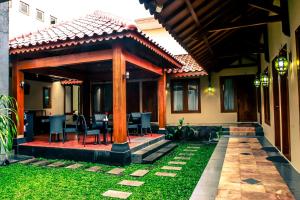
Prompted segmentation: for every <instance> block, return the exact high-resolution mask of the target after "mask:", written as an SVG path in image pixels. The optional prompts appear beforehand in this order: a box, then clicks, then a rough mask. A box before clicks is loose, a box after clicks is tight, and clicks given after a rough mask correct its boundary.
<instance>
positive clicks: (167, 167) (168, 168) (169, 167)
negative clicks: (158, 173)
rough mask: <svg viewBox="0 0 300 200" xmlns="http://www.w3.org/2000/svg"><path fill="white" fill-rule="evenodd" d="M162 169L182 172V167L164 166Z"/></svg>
mask: <svg viewBox="0 0 300 200" xmlns="http://www.w3.org/2000/svg"><path fill="white" fill-rule="evenodd" d="M161 169H166V170H175V171H180V170H181V169H182V167H174V166H163V167H162V168H161Z"/></svg>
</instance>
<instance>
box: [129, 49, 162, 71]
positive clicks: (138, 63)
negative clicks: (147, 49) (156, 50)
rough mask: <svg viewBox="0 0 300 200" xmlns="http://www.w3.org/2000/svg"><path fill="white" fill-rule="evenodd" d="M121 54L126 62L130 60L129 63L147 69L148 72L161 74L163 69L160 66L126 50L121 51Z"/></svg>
mask: <svg viewBox="0 0 300 200" xmlns="http://www.w3.org/2000/svg"><path fill="white" fill-rule="evenodd" d="M123 55H124V57H125V60H126V61H127V62H130V63H131V64H134V65H136V66H137V67H139V68H141V69H144V70H146V71H149V72H152V73H155V74H158V75H162V74H163V69H162V68H161V67H158V66H156V65H154V64H152V63H151V62H149V61H147V60H144V59H142V58H139V57H137V56H135V55H133V54H131V53H129V52H126V51H124V52H123Z"/></svg>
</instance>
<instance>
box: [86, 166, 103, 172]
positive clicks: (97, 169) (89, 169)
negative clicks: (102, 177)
mask: <svg viewBox="0 0 300 200" xmlns="http://www.w3.org/2000/svg"><path fill="white" fill-rule="evenodd" d="M100 169H101V167H99V166H93V167H90V168H87V169H85V171H88V172H97V171H99V170H100Z"/></svg>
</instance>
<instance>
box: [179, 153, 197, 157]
mask: <svg viewBox="0 0 300 200" xmlns="http://www.w3.org/2000/svg"><path fill="white" fill-rule="evenodd" d="M178 155H179V156H193V155H195V154H193V153H180V154H178Z"/></svg>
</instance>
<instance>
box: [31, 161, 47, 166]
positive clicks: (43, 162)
mask: <svg viewBox="0 0 300 200" xmlns="http://www.w3.org/2000/svg"><path fill="white" fill-rule="evenodd" d="M48 163H49V161H48V160H40V161H37V162H34V163H32V165H33V166H44V165H47V164H48Z"/></svg>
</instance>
